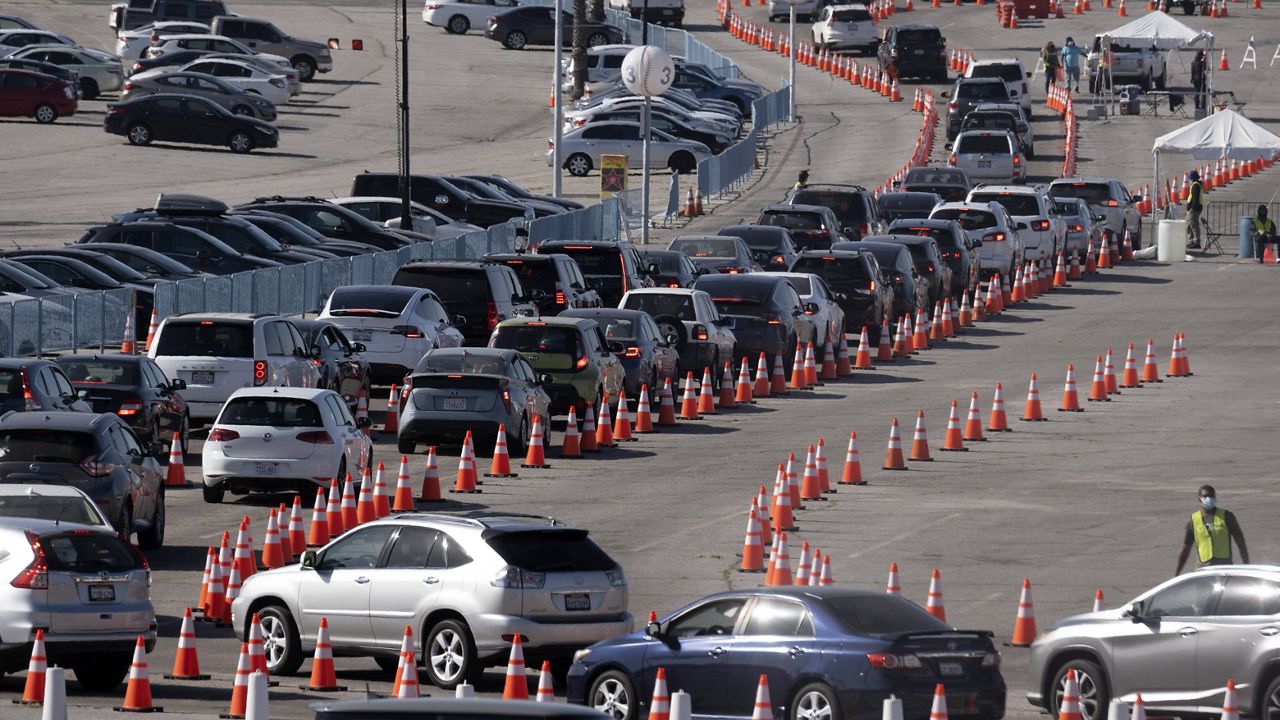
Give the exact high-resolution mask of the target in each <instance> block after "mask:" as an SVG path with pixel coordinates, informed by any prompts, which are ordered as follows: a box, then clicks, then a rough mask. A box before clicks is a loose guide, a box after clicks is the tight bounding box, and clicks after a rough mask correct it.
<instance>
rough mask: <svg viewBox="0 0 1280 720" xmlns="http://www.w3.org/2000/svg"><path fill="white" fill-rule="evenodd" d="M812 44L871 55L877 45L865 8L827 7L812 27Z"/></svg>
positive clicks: (873, 26) (873, 23) (875, 35)
mask: <svg viewBox="0 0 1280 720" xmlns="http://www.w3.org/2000/svg"><path fill="white" fill-rule="evenodd" d="M813 44H814V45H817V46H818V47H824V48H828V49H831V50H861V51H862V52H864V53H866V54H868V55H874V54H875V52H876V46H877V45H878V44H879V37H878V36H877V33H876V21H875V18H873V17H872V16H871V13H870V11H868V10H867V6H866V5H862V4H857V5H827V6H825V7H823V8H822V10H821V11H820V12H819V13H818V18H817V20H815V21H814V23H813Z"/></svg>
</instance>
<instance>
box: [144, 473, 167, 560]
mask: <svg viewBox="0 0 1280 720" xmlns="http://www.w3.org/2000/svg"><path fill="white" fill-rule="evenodd" d="M164 526H165V510H164V488H163V487H162V488H160V491H159V494H158V495H157V496H156V511H155V515H154V516H153V517H152V519H151V526H150V527H148V528H147V529H145V530H139V531H138V547H140V548H142V549H143V550H156V549H158V548H160V547H161V546H163V545H164Z"/></svg>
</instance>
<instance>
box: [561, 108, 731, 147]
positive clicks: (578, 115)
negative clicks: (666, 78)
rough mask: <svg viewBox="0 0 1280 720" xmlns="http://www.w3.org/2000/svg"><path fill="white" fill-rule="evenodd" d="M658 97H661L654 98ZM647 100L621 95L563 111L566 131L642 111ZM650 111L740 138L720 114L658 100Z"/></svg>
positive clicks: (698, 128) (707, 130) (712, 131)
mask: <svg viewBox="0 0 1280 720" xmlns="http://www.w3.org/2000/svg"><path fill="white" fill-rule="evenodd" d="M654 99H655V100H658V99H660V98H654ZM643 106H644V103H643V101H641V100H640V98H634V101H633V100H632V99H624V98H619V99H618V100H616V101H610V102H605V103H601V104H600V105H597V106H595V107H592V108H588V109H585V110H574V111H572V112H567V113H565V114H564V129H565V131H566V132H567V131H569V130H572V129H574V128H579V127H582V126H583V125H586V124H587V123H590V122H595V121H598V120H597V119H598V118H603V117H616V116H615V115H614V113H619V112H625V113H638V112H642V111H643ZM650 112H651V113H652V114H653V115H654V116H655V117H656V116H662V117H666V118H669V119H671V120H674V121H675V122H678V123H681V124H684V125H687V126H688V127H690V128H693V129H694V130H697V131H698V132H705V133H710V134H712V135H718V136H721V137H724V138H727V139H728V140H729V142H730V143H732V141H733V140H734V139H735V138H737V137H738V126H737V125H736V124H735V123H734V122H733V121H732V120H731V119H729V118H728V117H725V116H719V117H718V118H716V117H708V114H705V113H696V112H689V111H688V110H686V109H684V108H682V107H679V106H677V105H670V104H666V103H659V102H655V103H653V104H652V106H651V109H650Z"/></svg>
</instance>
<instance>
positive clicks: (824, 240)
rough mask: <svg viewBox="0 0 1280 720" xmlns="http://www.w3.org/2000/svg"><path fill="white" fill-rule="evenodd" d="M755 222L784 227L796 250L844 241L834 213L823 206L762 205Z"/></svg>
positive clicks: (824, 246) (827, 246)
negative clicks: (789, 234) (762, 207)
mask: <svg viewBox="0 0 1280 720" xmlns="http://www.w3.org/2000/svg"><path fill="white" fill-rule="evenodd" d="M755 224H756V225H768V226H772V227H780V228H784V229H785V230H787V231H788V232H790V233H791V237H792V239H793V240H794V241H795V246H796V249H797V250H802V251H803V250H822V249H824V248H829V247H831V245H832V244H834V243H838V242H841V241H843V240H845V236H844V235H842V234H841V233H840V229H839V228H840V221H839V220H838V219H837V218H836V215H835V213H834V212H832V210H831V208H829V207H825V206H823V205H797V204H794V203H778V204H774V205H766V206H765V207H764V209H763V210H761V211H760V217H758V218H756V222H755Z"/></svg>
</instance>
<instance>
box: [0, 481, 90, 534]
mask: <svg viewBox="0 0 1280 720" xmlns="http://www.w3.org/2000/svg"><path fill="white" fill-rule="evenodd" d="M0 517H7V518H38V519H42V520H56V521H59V522H69V523H78V524H80V525H96V526H98V527H102V528H107V529H108V530H109V529H111V527H112V525H111V522H110V521H109V520H107V518H106V516H105V515H103V514H102V510H100V509H98V504H97V503H95V502H94V501H93V498H90V497H89V496H88V495H86V494H85V492H84V491H83V490H81V489H79V488H75V487H71V486H70V485H51V484H43V483H42V484H39V485H29V484H24V483H0Z"/></svg>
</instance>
